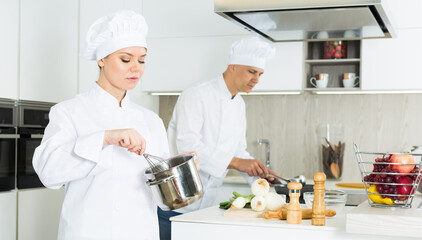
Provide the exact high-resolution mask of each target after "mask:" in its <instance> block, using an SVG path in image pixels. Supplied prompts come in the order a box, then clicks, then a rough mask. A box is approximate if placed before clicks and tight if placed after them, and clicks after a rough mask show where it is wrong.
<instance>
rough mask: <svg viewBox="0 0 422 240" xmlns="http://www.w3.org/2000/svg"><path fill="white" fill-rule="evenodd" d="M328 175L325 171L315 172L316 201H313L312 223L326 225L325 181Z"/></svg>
mask: <svg viewBox="0 0 422 240" xmlns="http://www.w3.org/2000/svg"><path fill="white" fill-rule="evenodd" d="M325 179H326V176H325V174H324V173H323V172H316V173H315V174H314V182H315V184H314V202H313V203H312V225H316V226H324V225H325V200H324V192H325V186H324V182H325Z"/></svg>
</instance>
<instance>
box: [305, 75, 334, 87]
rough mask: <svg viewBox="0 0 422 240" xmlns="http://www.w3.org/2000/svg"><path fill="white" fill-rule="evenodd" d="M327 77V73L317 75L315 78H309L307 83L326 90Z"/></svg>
mask: <svg viewBox="0 0 422 240" xmlns="http://www.w3.org/2000/svg"><path fill="white" fill-rule="evenodd" d="M329 76H330V75H329V74H328V73H319V74H317V75H315V77H311V78H310V79H309V82H310V83H311V84H312V86H314V87H316V88H327V85H328V78H329Z"/></svg>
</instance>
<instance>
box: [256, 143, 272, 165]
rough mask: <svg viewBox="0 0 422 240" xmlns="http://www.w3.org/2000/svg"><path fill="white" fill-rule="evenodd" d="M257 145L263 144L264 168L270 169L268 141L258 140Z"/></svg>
mask: <svg viewBox="0 0 422 240" xmlns="http://www.w3.org/2000/svg"><path fill="white" fill-rule="evenodd" d="M258 144H259V145H261V144H265V167H266V168H268V169H271V165H270V141H269V140H268V139H261V138H259V139H258Z"/></svg>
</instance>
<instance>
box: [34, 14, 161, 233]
mask: <svg viewBox="0 0 422 240" xmlns="http://www.w3.org/2000/svg"><path fill="white" fill-rule="evenodd" d="M147 31H148V26H147V24H146V22H145V19H144V18H143V16H141V15H140V14H137V13H135V12H133V11H119V12H116V13H114V14H112V15H110V16H105V17H102V18H100V19H98V20H97V21H96V22H95V23H94V24H93V25H92V26H91V27H90V29H89V31H88V34H87V44H88V45H87V48H86V51H85V54H84V57H85V58H87V59H88V60H95V61H96V62H97V64H98V66H99V68H100V76H99V78H98V81H97V82H96V84H95V86H93V88H92V89H91V90H90V91H88V92H86V93H83V94H80V95H78V96H76V97H75V98H73V99H70V100H68V101H65V102H61V103H59V104H57V105H55V106H54V107H53V108H52V109H51V111H50V122H49V124H48V126H47V128H46V130H45V135H44V138H43V140H42V143H41V145H40V146H39V147H38V148H37V149H36V151H35V154H34V158H33V165H34V168H35V170H36V172H37V174H38V176H39V177H40V179H41V181H42V182H43V184H44V185H45V186H46V187H48V188H53V189H59V188H60V187H61V186H62V185H65V186H66V196H65V199H64V202H63V208H62V213H61V218H60V226H59V236H58V239H60V240H91V239H92V240H94V239H96V240H97V239H101V240H105V239H118V240H123V239H128V240H135V239H148V240H151V239H158V238H159V236H158V235H159V230H158V220H157V212H156V209H157V207H156V204H155V202H154V201H153V199H152V193H151V191H150V189H149V187H147V185H146V184H145V182H146V181H147V179H146V177H145V176H144V174H143V173H144V171H145V169H146V168H147V167H148V164H147V161H146V160H145V159H144V158H143V157H141V156H140V155H142V153H143V152H144V151H145V149H146V148H147V149H148V153H151V154H153V155H157V156H161V157H168V142H167V136H166V132H165V128H164V125H163V123H162V121H161V119H160V118H159V117H158V116H157V115H156V114H155V113H153V112H151V111H149V110H147V109H145V108H143V107H140V106H138V105H136V104H135V103H134V102H132V101H131V100H130V98H129V96H128V92H127V90H130V89H133V88H135V86H136V85H137V84H138V82H139V79H140V78H141V76H142V74H143V72H144V67H145V57H146V53H147V44H146V40H145V39H146V35H147Z"/></svg>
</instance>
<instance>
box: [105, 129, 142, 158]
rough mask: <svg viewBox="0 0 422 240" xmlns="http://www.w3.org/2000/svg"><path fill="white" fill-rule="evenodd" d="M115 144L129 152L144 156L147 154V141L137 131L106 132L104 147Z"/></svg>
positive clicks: (118, 130)
mask: <svg viewBox="0 0 422 240" xmlns="http://www.w3.org/2000/svg"><path fill="white" fill-rule="evenodd" d="M109 144H113V145H117V146H119V147H124V148H127V150H128V151H129V152H133V153H136V154H138V155H142V154H143V153H144V152H145V147H146V142H145V139H144V138H143V137H142V136H141V134H139V133H138V132H137V131H136V130H135V129H133V128H128V129H114V130H106V131H105V132H104V141H103V146H106V145H109Z"/></svg>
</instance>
